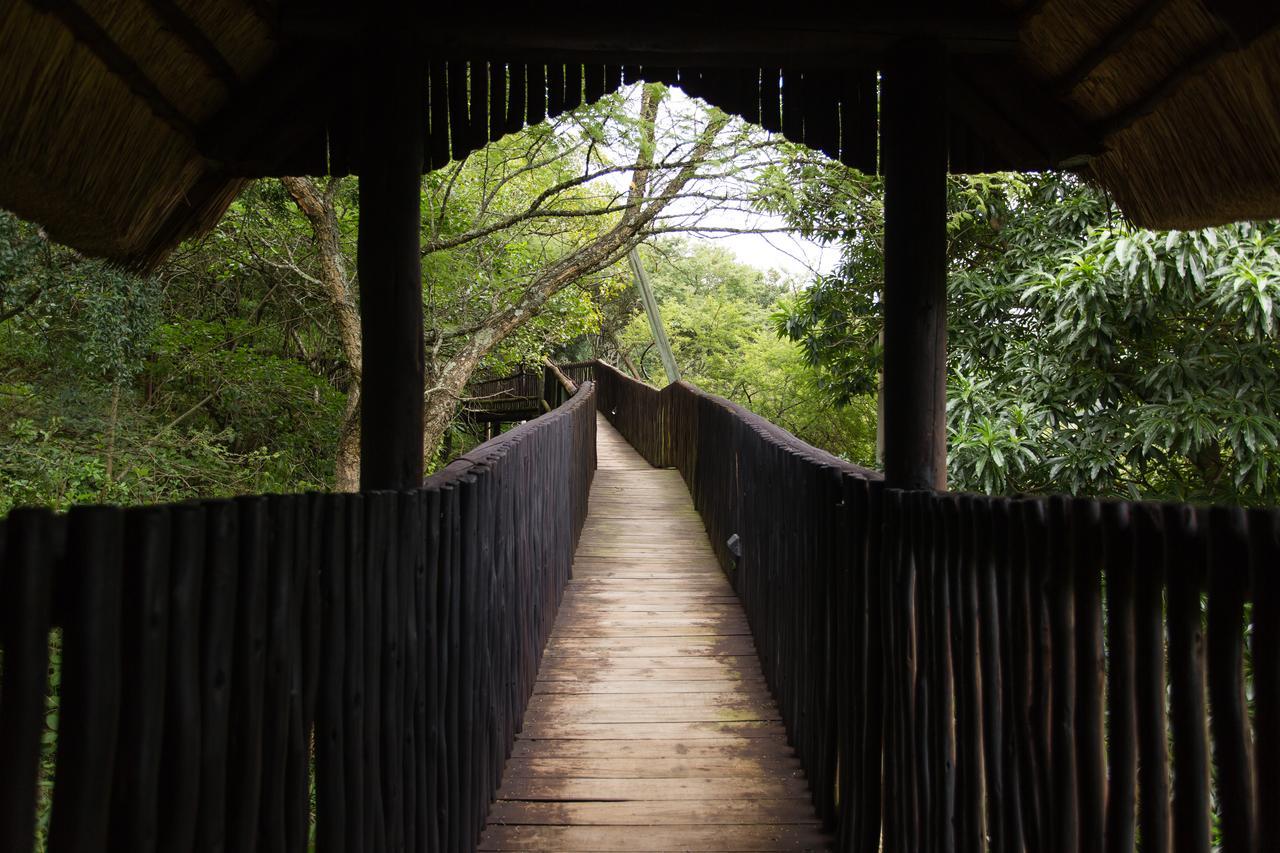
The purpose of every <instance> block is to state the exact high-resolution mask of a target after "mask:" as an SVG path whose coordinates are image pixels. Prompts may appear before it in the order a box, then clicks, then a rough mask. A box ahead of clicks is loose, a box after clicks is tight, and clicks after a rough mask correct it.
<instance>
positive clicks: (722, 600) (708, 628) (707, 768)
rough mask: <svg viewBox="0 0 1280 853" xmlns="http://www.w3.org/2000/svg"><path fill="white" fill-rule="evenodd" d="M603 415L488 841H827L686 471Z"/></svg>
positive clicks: (546, 844)
mask: <svg viewBox="0 0 1280 853" xmlns="http://www.w3.org/2000/svg"><path fill="white" fill-rule="evenodd" d="M597 417H598V431H599V432H598V436H599V437H598V439H597V443H598V451H599V470H598V471H597V473H596V479H595V484H594V486H593V487H592V489H591V505H590V513H589V515H588V518H587V525H586V530H585V532H584V534H583V537H582V544H581V545H580V546H579V548H578V552H577V555H576V557H575V559H574V569H573V573H574V579H573V580H572V581H571V582H570V584H569V588H568V591H567V592H566V595H565V601H564V604H563V606H562V608H561V610H560V614H559V617H558V619H557V622H556V626H555V630H554V632H553V634H552V637H551V641H550V643H549V644H548V646H547V650H546V655H545V657H544V659H543V662H542V668H541V671H540V672H539V674H538V683H537V687H536V689H535V695H534V696H533V698H532V700H530V704H529V710H528V713H527V715H526V718H525V726H524V732H523V733H522V734H521V735H520V736H519V737H518V739H517V740H516V743H515V748H514V751H513V752H512V756H511V759H510V760H509V761H508V762H507V766H506V771H505V773H504V775H503V784H502V788H501V790H500V791H499V792H498V799H497V802H496V803H494V805H493V808H492V810H491V811H490V815H489V824H488V827H487V828H486V830H485V832H484V836H483V837H482V839H481V842H480V849H481V850H596V851H606V850H627V851H639V850H822V849H825V848H826V846H827V839H826V837H825V836H824V835H823V834H822V832H821V828H820V826H819V825H818V821H817V819H816V818H815V816H814V812H813V807H812V805H811V804H810V800H809V789H808V784H807V783H806V781H805V779H804V775H803V773H802V772H801V770H800V765H799V762H798V761H797V760H796V758H795V757H794V754H793V751H792V749H791V748H790V747H789V746H788V745H787V741H786V735H785V734H784V732H783V728H782V725H781V723H780V722H779V716H778V710H777V707H776V705H775V704H774V701H773V699H772V698H771V697H770V695H769V692H768V689H767V688H766V687H765V684H764V680H763V678H762V676H761V673H760V664H759V661H758V660H757V658H756V654H755V647H754V644H753V643H752V640H751V633H750V631H749V630H748V628H747V624H746V619H745V617H744V615H743V612H742V608H741V607H740V606H739V604H738V601H737V598H736V597H735V596H734V594H733V590H732V589H731V588H730V586H729V584H728V582H727V581H726V580H725V577H724V575H723V573H722V572H721V571H720V567H719V565H718V564H717V562H716V559H715V556H714V555H713V554H712V551H711V545H710V543H709V542H708V541H707V535H706V532H705V530H704V529H703V526H702V521H701V520H700V519H699V517H698V515H697V513H696V512H695V511H694V509H693V503H692V501H691V500H690V498H689V493H688V491H687V490H686V489H685V485H684V481H683V480H681V479H680V475H679V473H678V472H676V471H674V470H658V469H654V468H651V467H649V465H648V464H647V463H646V462H645V461H644V460H643V459H642V458H641V457H640V455H639V454H638V453H636V452H635V450H633V449H632V448H631V446H630V445H629V444H627V442H626V441H625V440H624V439H623V438H622V436H621V435H619V434H618V432H617V431H616V430H615V429H614V428H613V427H612V426H611V425H610V424H609V423H608V422H607V421H605V420H604V419H603V418H600V417H599V416H597Z"/></svg>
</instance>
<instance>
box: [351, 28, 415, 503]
mask: <svg viewBox="0 0 1280 853" xmlns="http://www.w3.org/2000/svg"><path fill="white" fill-rule="evenodd" d="M377 8H379V9H381V10H382V11H383V12H386V11H389V9H390V8H391V7H390V4H378V6H377ZM376 15H377V13H376V12H375V13H371V23H373V22H376V23H378V24H380V26H378V27H376V28H375V29H373V30H372V31H371V34H370V36H369V38H368V40H367V41H366V43H365V55H364V57H363V63H364V68H363V71H364V78H363V80H362V84H361V85H362V86H363V96H364V97H363V103H364V116H363V121H362V122H361V127H362V129H363V136H362V141H361V149H360V237H359V255H358V264H357V265H358V267H359V272H360V330H361V335H362V338H363V341H364V365H363V372H362V376H361V413H360V488H361V489H363V490H369V489H407V488H413V487H416V486H418V485H419V484H420V483H421V482H422V431H423V421H422V417H423V415H422V403H423V400H422V394H423V344H422V271H421V262H420V254H419V253H420V244H419V231H420V227H421V224H420V215H421V214H420V203H421V202H420V194H421V186H422V165H423V121H422V110H423V89H424V81H425V74H424V69H423V62H422V59H421V57H420V56H419V55H418V54H417V53H416V52H415V51H414V50H413V49H412V45H411V33H409V32H407V30H408V29H409V28H408V27H406V26H404V25H403V22H397V21H395V20H394V18H393V16H390V15H384V16H381V17H377V16H376ZM397 23H399V24H401V26H400V28H399V30H397V28H396V25H397ZM379 35H381V36H386V38H378V36H379Z"/></svg>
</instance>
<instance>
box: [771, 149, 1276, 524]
mask: <svg viewBox="0 0 1280 853" xmlns="http://www.w3.org/2000/svg"><path fill="white" fill-rule="evenodd" d="M948 197H949V219H948V226H947V227H948V237H949V240H948V263H949V276H948V295H949V307H948V310H949V317H948V336H949V359H948V374H949V376H948V398H949V403H948V432H949V446H950V452H949V459H948V473H949V476H950V479H951V482H952V484H953V485H954V486H955V487H957V488H963V489H980V490H984V491H987V492H997V493H1016V492H1047V491H1064V492H1071V493H1076V494H1095V495H1114V496H1125V497H1148V498H1170V499H1178V500H1201V499H1203V500H1218V501H1230V502H1244V503H1251V502H1275V501H1276V500H1277V499H1280V467H1278V466H1280V445H1278V444H1277V435H1278V434H1280V422H1277V420H1276V415H1275V413H1276V412H1277V411H1280V381H1278V380H1277V375H1278V374H1277V368H1280V321H1278V320H1277V317H1276V311H1275V302H1276V300H1277V298H1278V297H1280V224H1278V223H1275V222H1265V223H1240V224H1236V225H1230V226H1224V227H1221V228H1211V229H1204V230H1198V231H1187V232H1180V231H1168V232H1156V231H1150V230H1146V229H1137V228H1133V227H1131V226H1129V225H1127V224H1126V223H1124V222H1123V220H1122V219H1121V217H1120V214H1119V212H1118V211H1117V210H1115V209H1114V207H1113V206H1112V205H1110V204H1109V202H1108V200H1107V199H1105V198H1104V197H1102V196H1101V195H1100V194H1099V193H1097V192H1096V191H1094V190H1092V189H1091V188H1089V187H1087V186H1085V185H1084V184H1082V183H1081V182H1079V181H1078V180H1076V179H1074V178H1073V177H1071V176H1065V175H1050V174H1045V175H990V176H971V177H961V176H957V177H953V178H951V179H950V183H949V195H948ZM881 200H882V191H881V187H880V184H879V182H878V181H877V180H874V179H870V178H867V177H865V176H861V175H857V174H854V173H851V172H848V171H847V170H844V169H842V168H840V167H838V166H835V165H823V164H815V163H814V162H813V161H812V160H806V161H804V162H802V163H801V164H799V165H797V166H795V167H790V168H787V169H779V170H776V171H775V172H774V174H773V175H772V178H771V180H770V182H769V185H768V189H767V191H766V192H764V193H763V194H762V195H761V197H760V203H761V204H762V205H763V206H765V207H766V208H768V209H770V210H775V211H778V212H782V213H784V214H785V215H786V216H788V218H789V219H790V221H792V222H793V223H794V224H795V225H797V227H799V228H802V229H803V230H804V231H806V232H807V233H809V234H811V235H813V236H815V237H817V238H819V239H822V240H826V241H831V242H835V241H839V242H840V243H841V245H842V247H843V257H842V263H841V265H840V268H839V269H838V270H837V271H836V272H835V273H834V274H832V275H830V276H827V277H823V278H820V279H819V280H818V281H816V282H815V283H814V285H813V286H812V287H811V288H809V289H808V290H805V291H803V292H801V293H800V294H798V296H797V298H796V299H795V301H794V303H793V304H792V305H791V306H790V307H789V310H787V311H785V312H783V313H782V314H780V315H779V317H778V318H777V326H778V330H779V332H780V333H781V334H783V335H784V336H786V337H788V338H790V339H792V340H794V341H797V342H798V343H799V344H800V346H801V348H802V349H803V351H804V352H805V354H806V356H807V358H808V359H809V361H810V362H811V363H812V364H814V365H815V366H817V367H818V369H820V370H821V371H822V372H823V374H824V381H825V383H826V384H827V385H828V387H830V388H831V389H833V392H834V393H836V394H837V395H838V396H842V398H843V399H856V398H858V397H859V396H862V395H867V394H870V393H872V392H873V391H874V387H875V377H876V375H877V373H878V371H879V366H880V351H879V347H878V345H877V340H878V333H879V329H880V323H881V314H880V305H881V301H880V294H881V293H882V289H883V278H882V270H883V252H882V241H881V235H882V234H883V215H882V207H881Z"/></svg>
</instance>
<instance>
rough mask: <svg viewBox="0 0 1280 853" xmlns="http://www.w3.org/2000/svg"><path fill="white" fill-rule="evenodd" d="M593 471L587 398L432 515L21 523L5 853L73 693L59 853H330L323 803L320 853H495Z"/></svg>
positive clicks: (30, 814) (326, 509)
mask: <svg viewBox="0 0 1280 853" xmlns="http://www.w3.org/2000/svg"><path fill="white" fill-rule="evenodd" d="M594 468H595V406H594V389H593V387H592V386H591V385H589V384H588V385H584V386H583V387H581V388H580V389H579V390H578V392H577V393H576V394H575V395H574V396H573V397H572V399H570V400H569V401H568V402H567V403H566V404H565V405H564V406H562V407H561V408H559V409H557V410H555V411H554V412H552V413H550V414H547V415H545V416H544V417H541V418H539V419H537V420H535V421H530V422H528V423H526V424H524V425H522V426H520V427H517V428H516V429H513V430H511V431H509V432H507V433H504V434H503V435H501V436H499V437H498V438H496V439H494V440H493V441H490V442H488V443H486V444H484V445H481V446H480V447H478V448H476V449H475V450H474V451H472V452H471V453H468V454H467V455H465V456H463V457H461V458H460V459H458V460H456V461H455V462H453V463H452V464H450V465H449V466H448V467H447V468H445V469H444V470H443V471H441V472H440V473H439V474H437V475H435V476H433V477H431V478H430V479H429V480H427V482H426V483H425V484H424V486H423V487H422V488H421V489H417V490H413V491H408V492H370V493H365V494H352V495H273V496H265V497H244V498H237V499H235V500H233V501H200V502H192V503H184V504H175V505H169V506H154V507H143V508H137V509H127V510H122V509H119V508H115V507H77V508H75V509H73V510H71V511H70V512H69V513H68V514H66V515H65V516H59V515H55V514H53V513H50V512H48V511H45V510H39V509H24V510H17V511H15V512H13V513H11V514H10V515H9V517H8V518H7V519H6V520H5V521H4V522H3V523H0V554H2V555H3V562H2V563H0V649H2V650H3V658H2V659H0V666H2V667H3V670H2V676H0V679H2V680H0V850H3V851H6V853H9V851H14V853H17V851H28V850H31V849H32V846H33V837H34V832H35V821H36V815H37V809H36V802H37V784H38V777H39V776H40V775H41V774H40V771H39V766H40V763H41V750H42V738H43V737H44V735H45V732H46V731H47V721H46V702H47V700H48V698H49V696H50V693H51V692H52V699H53V701H54V702H55V703H56V707H57V708H58V714H57V720H56V728H57V740H56V772H55V774H54V775H53V786H52V798H53V799H52V817H51V825H50V830H49V832H50V837H49V849H50V850H53V851H61V850H105V849H117V850H130V851H166V853H167V851H187V850H201V851H203V850H210V851H214V850H227V851H249V850H254V849H258V850H298V851H303V850H307V849H309V846H308V845H309V843H310V839H309V835H310V832H311V827H310V820H311V814H312V802H311V785H312V781H313V779H314V792H315V804H314V810H315V827H314V831H315V843H316V848H317V849H318V850H320V851H326V850H328V851H333V850H350V851H358V850H465V849H470V848H472V847H474V844H475V841H476V839H477V838H478V834H479V832H480V830H481V829H482V827H483V825H484V820H485V814H486V812H487V809H488V806H489V803H490V800H491V799H492V796H493V793H494V791H495V790H496V787H497V785H498V782H499V777H500V775H501V772H502V767H503V763H504V761H505V759H506V755H507V752H508V751H509V749H510V746H511V743H512V740H513V737H514V734H515V732H516V731H517V730H518V729H519V727H520V724H521V719H522V715H523V712H524V707H525V703H526V700H527V699H528V697H529V695H530V693H531V691H532V687H533V682H534V677H535V674H536V672H537V668H538V662H539V658H540V656H541V650H542V648H543V646H544V644H545V641H546V639H547V637H548V636H549V634H550V631H551V625H552V621H553V619H554V616H555V612H556V608H557V606H558V604H559V601H560V598H561V595H562V592H563V589H564V585H565V582H566V580H567V578H568V575H569V570H570V566H571V563H572V559H573V554H574V550H575V546H576V543H577V540H578V536H579V534H580V532H581V530H582V525H583V523H584V520H585V516H586V505H587V494H588V491H589V488H590V483H591V479H592V473H593V471H594ZM51 637H52V638H53V643H54V645H55V647H56V648H60V653H61V681H60V686H58V687H56V688H53V687H51V685H50V684H49V679H48V666H49V661H50V645H51ZM44 781H45V782H47V781H48V780H44Z"/></svg>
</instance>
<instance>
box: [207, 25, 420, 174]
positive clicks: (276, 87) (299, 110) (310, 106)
mask: <svg viewBox="0 0 1280 853" xmlns="http://www.w3.org/2000/svg"><path fill="white" fill-rule="evenodd" d="M341 88H342V83H341V81H340V79H339V77H338V71H337V69H335V68H334V64H333V63H331V62H329V61H328V60H327V59H324V60H322V59H320V58H317V56H316V55H315V53H314V52H313V51H308V50H305V49H303V48H302V47H289V48H286V49H284V50H283V51H282V52H281V53H280V54H279V55H277V56H276V58H275V59H273V60H272V61H271V62H270V63H269V64H268V65H267V66H266V68H264V69H263V70H262V71H261V72H260V73H259V74H258V75H257V76H256V77H255V78H254V79H253V81H252V82H251V83H250V84H249V85H247V86H243V87H242V88H241V90H240V92H239V94H238V95H237V96H236V97H235V98H233V99H232V100H230V101H229V102H228V103H227V105H226V106H225V107H223V109H221V110H219V111H218V113H217V114H215V115H214V116H213V117H212V118H210V119H209V120H208V121H206V122H205V123H204V124H203V125H201V127H200V128H199V131H198V132H197V134H196V147H197V148H198V149H199V151H200V153H201V154H203V155H204V156H205V157H208V158H209V159H211V160H214V161H217V162H219V163H225V164H227V165H228V168H230V169H232V170H233V171H235V172H236V173H237V174H243V173H250V174H254V173H256V174H267V173H268V172H267V169H268V167H269V166H270V165H271V164H273V163H274V162H278V161H280V160H282V159H285V158H287V157H288V156H289V155H290V154H292V153H293V151H294V150H296V148H297V147H298V145H299V144H301V142H302V141H303V140H304V139H306V138H307V137H308V136H313V135H315V134H318V133H321V132H322V131H323V128H324V125H325V122H326V121H327V119H328V117H329V115H330V113H331V112H332V110H333V107H334V104H335V103H337V102H338V101H339V100H340V99H339V98H338V97H337V94H338V92H339V90H340V89H341ZM420 94H421V93H420ZM420 100H422V101H424V102H425V97H423V98H421V99H420ZM418 108H419V109H422V108H423V106H422V104H419V107H418Z"/></svg>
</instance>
